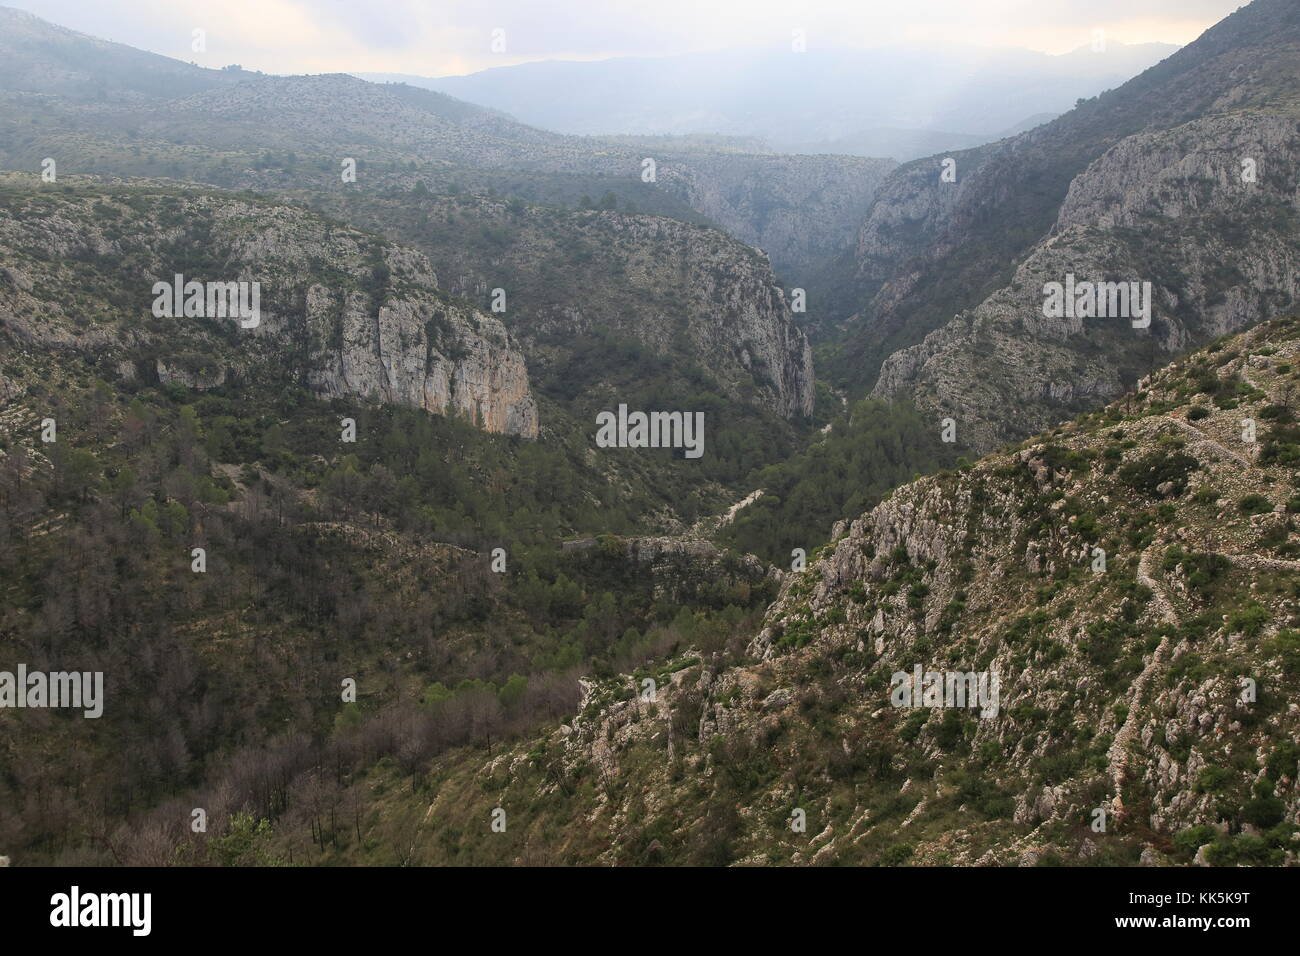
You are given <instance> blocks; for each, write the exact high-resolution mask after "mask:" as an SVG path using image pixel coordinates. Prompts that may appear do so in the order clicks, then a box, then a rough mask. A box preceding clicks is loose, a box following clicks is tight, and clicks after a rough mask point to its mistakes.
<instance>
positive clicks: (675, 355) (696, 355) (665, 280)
mask: <svg viewBox="0 0 1300 956" xmlns="http://www.w3.org/2000/svg"><path fill="white" fill-rule="evenodd" d="M329 208H330V210H331V212H334V211H337V212H338V214H339V215H346V216H348V217H349V218H350V219H352V220H354V221H360V222H362V223H363V224H364V225H366V226H373V228H375V229H377V230H380V231H383V232H384V233H385V234H386V235H388V236H390V237H392V238H395V239H398V240H399V241H403V242H406V241H409V242H411V243H412V244H414V245H416V246H417V247H418V248H419V249H420V250H421V251H422V252H424V253H425V254H427V255H428V257H429V258H430V259H431V260H432V261H433V262H434V263H435V264H436V267H437V269H438V272H439V274H440V275H441V276H442V284H443V285H444V287H445V288H446V289H447V290H448V291H450V292H451V293H453V294H455V295H459V296H463V297H464V298H466V299H468V300H470V301H472V302H475V303H482V304H483V305H485V306H486V305H487V304H488V303H489V302H490V301H491V290H493V289H495V288H500V289H503V290H504V291H505V293H506V310H505V313H504V314H503V315H502V319H503V320H504V322H506V323H507V324H508V325H509V327H510V329H511V331H512V333H513V334H514V335H515V336H517V337H518V339H519V341H520V344H521V346H522V348H523V349H524V350H525V352H526V354H527V356H528V361H529V365H530V367H532V368H533V369H534V374H535V377H536V378H537V379H538V380H539V381H542V382H546V381H548V379H547V378H546V376H547V375H549V374H552V373H551V370H552V369H558V370H560V371H559V372H558V373H555V374H557V375H558V376H559V377H560V378H561V379H562V380H561V381H559V382H558V383H557V384H558V385H559V386H560V387H561V388H563V387H565V386H567V385H568V384H570V383H569V382H568V381H567V380H566V379H565V378H564V376H566V375H569V376H571V374H572V373H571V372H566V371H564V370H566V369H567V368H568V366H567V362H568V361H569V357H570V356H571V355H572V354H573V349H574V347H575V344H579V343H582V342H584V341H590V339H591V338H592V337H593V336H594V335H601V334H612V335H616V336H617V337H619V338H621V339H632V340H635V341H636V342H638V343H640V344H641V345H642V346H644V348H645V349H646V351H647V352H649V353H651V354H653V355H654V356H655V357H656V358H658V359H663V360H667V361H670V362H672V363H674V365H675V366H676V367H677V368H679V369H682V368H685V367H687V366H691V367H698V368H699V369H700V371H701V374H702V375H705V376H708V377H709V378H711V379H713V380H714V381H715V382H716V384H717V390H718V391H719V392H721V393H722V394H725V395H727V396H728V397H730V398H733V399H737V400H739V401H743V402H745V403H747V404H751V405H754V406H758V407H761V408H764V409H767V410H770V411H772V412H774V413H776V414H778V415H781V416H782V417H785V418H798V417H800V416H805V415H808V414H810V413H811V411H812V408H813V402H814V398H815V383H814V379H813V365H812V349H811V346H810V345H809V343H808V338H807V336H806V335H805V333H804V331H803V329H802V328H801V327H800V325H799V323H798V316H796V315H795V314H793V313H792V312H791V302H790V300H789V297H788V296H787V293H786V292H785V290H784V289H782V287H781V285H780V284H779V283H778V282H777V279H776V277H775V275H774V274H773V272H772V266H771V263H770V262H769V261H768V259H767V257H766V256H764V255H763V254H761V253H760V252H758V251H756V250H754V249H753V248H751V247H749V246H747V245H745V244H744V243H742V242H740V241H738V240H736V239H734V238H732V237H730V236H728V235H726V234H725V233H723V232H721V231H720V230H717V229H711V228H705V227H702V226H697V225H691V224H688V223H683V222H680V221H677V220H674V219H665V218H661V217H657V216H644V215H627V214H624V213H618V212H612V211H608V212H595V211H584V212H566V211H561V210H555V209H543V208H538V207H523V206H519V205H517V204H516V205H513V206H512V205H510V204H507V203H504V202H501V201H499V200H492V199H486V198H482V197H457V198H454V199H437V198H425V199H422V200H419V201H412V200H409V199H400V200H396V199H393V200H390V199H384V198H382V197H380V198H375V199H370V200H368V201H367V203H366V204H365V205H361V204H353V203H348V202H346V201H339V202H338V204H337V206H331V207H329Z"/></svg>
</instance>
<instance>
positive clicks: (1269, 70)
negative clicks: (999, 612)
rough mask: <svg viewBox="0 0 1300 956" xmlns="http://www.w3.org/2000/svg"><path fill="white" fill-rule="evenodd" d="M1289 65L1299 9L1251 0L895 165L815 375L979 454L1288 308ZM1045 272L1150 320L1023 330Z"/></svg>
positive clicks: (1292, 154) (1298, 58)
mask: <svg viewBox="0 0 1300 956" xmlns="http://www.w3.org/2000/svg"><path fill="white" fill-rule="evenodd" d="M1298 62H1300V11H1297V9H1296V7H1295V5H1294V4H1291V3H1286V2H1280V0H1256V2H1255V3H1252V4H1251V5H1250V6H1248V7H1245V8H1243V9H1241V10H1239V11H1238V12H1237V13H1235V14H1233V15H1232V16H1230V17H1228V18H1227V19H1226V20H1224V21H1223V22H1222V23H1220V24H1218V25H1217V26H1215V27H1214V28H1212V29H1211V30H1209V31H1207V32H1206V33H1205V34H1204V35H1203V36H1202V37H1201V38H1200V39H1198V40H1197V41H1196V42H1194V43H1192V44H1190V45H1189V46H1187V47H1185V48H1183V49H1182V50H1180V51H1179V52H1178V53H1176V54H1174V55H1173V56H1171V57H1170V58H1169V59H1167V60H1165V61H1164V62H1162V63H1161V64H1159V65H1158V66H1156V67H1153V68H1152V69H1150V70H1148V71H1147V72H1146V73H1143V74H1142V75H1141V76H1139V77H1137V78H1136V79H1134V80H1131V81H1130V82H1128V83H1126V84H1125V85H1124V86H1122V87H1120V88H1119V89H1117V90H1114V91H1111V92H1108V93H1104V94H1102V95H1101V96H1100V97H1097V98H1096V99H1094V100H1090V101H1088V102H1086V103H1082V104H1080V105H1079V106H1077V107H1076V108H1075V109H1073V110H1071V111H1070V112H1069V113H1067V114H1065V115H1064V116H1061V117H1060V118H1058V119H1056V120H1054V121H1052V122H1050V123H1048V124H1046V125H1044V126H1039V127H1037V128H1035V129H1033V130H1031V131H1029V132H1026V133H1023V134H1021V135H1019V136H1015V137H1012V138H1010V139H1007V140H1003V141H1001V142H999V143H994V144H990V145H987V146H981V147H978V148H976V149H974V150H968V151H960V152H954V153H953V154H952V155H951V156H950V157H944V156H936V157H932V158H929V159H926V160H919V161H916V162H913V163H909V164H907V165H905V166H902V167H900V168H899V169H897V170H895V171H894V172H893V173H891V174H890V176H889V178H888V179H887V180H886V182H885V183H884V184H882V186H881V187H880V189H879V190H878V192H877V195H876V198H875V199H874V200H873V202H872V207H871V210H870V212H869V214H868V216H867V218H866V221H865V222H864V224H863V226H862V228H861V230H860V232H859V236H858V241H857V248H856V252H855V253H854V254H853V255H852V256H850V257H845V259H844V260H842V261H841V262H840V263H839V269H840V270H841V272H840V276H839V278H844V277H846V276H851V277H852V278H850V279H847V281H846V283H844V284H842V285H841V286H840V289H839V294H840V296H841V298H840V300H839V302H838V303H837V305H836V307H835V308H838V310H839V314H840V315H841V316H845V315H847V316H848V318H847V319H846V320H845V321H844V323H843V325H842V326H840V327H839V329H838V331H837V332H835V333H826V334H827V336H828V337H829V338H831V339H834V340H836V341H835V342H834V344H833V345H832V347H831V349H830V351H829V352H828V355H827V358H828V362H827V364H826V365H825V366H824V367H825V368H826V369H828V370H830V371H831V372H832V373H833V374H835V375H837V376H840V377H842V379H843V380H846V381H848V382H850V383H852V384H853V386H855V387H858V388H864V387H871V386H873V385H874V387H875V394H876V395H878V396H884V397H890V396H893V397H897V396H910V397H913V398H915V400H916V402H917V404H918V406H920V407H922V408H925V409H929V410H931V412H932V413H933V414H935V415H936V416H939V415H942V416H952V417H955V418H957V419H959V420H960V422H961V423H962V427H963V428H964V429H965V434H966V437H967V438H969V439H970V440H971V441H972V443H973V444H974V446H975V447H978V448H982V449H988V448H991V447H994V446H995V445H996V444H997V443H998V442H1001V441H1006V440H1009V439H1014V438H1016V437H1021V436H1023V435H1025V434H1027V433H1029V432H1030V431H1033V430H1036V429H1041V428H1044V427H1047V426H1049V425H1050V424H1051V423H1052V422H1054V421H1057V420H1059V419H1060V418H1062V417H1067V416H1068V415H1070V414H1073V413H1075V412H1077V411H1079V410H1080V409H1083V408H1087V407H1090V406H1091V405H1094V404H1096V403H1097V402H1099V401H1104V400H1106V399H1107V398H1110V397H1113V396H1115V395H1117V394H1120V393H1121V392H1122V391H1123V390H1124V389H1125V388H1127V387H1129V386H1131V384H1132V383H1133V382H1134V381H1135V380H1136V378H1137V377H1138V375H1139V374H1141V373H1142V372H1145V371H1148V370H1150V369H1151V368H1152V367H1154V366H1156V365H1159V364H1160V363H1161V362H1163V361H1165V360H1167V359H1168V358H1169V357H1171V356H1173V355H1176V354H1178V353H1179V352H1181V351H1183V350H1185V349H1187V348H1189V347H1193V346H1195V345H1197V344H1200V343H1203V342H1205V341H1207V340H1209V339H1210V338H1213V337H1215V336H1217V335H1220V334H1222V333H1223V332H1225V331H1230V330H1232V329H1238V328H1241V327H1242V326H1244V325H1247V324H1249V323H1251V322H1256V321H1259V320H1261V319H1262V318H1264V317H1266V316H1268V315H1270V314H1273V313H1274V312H1276V311H1278V310H1282V309H1285V308H1288V307H1289V305H1290V304H1291V303H1294V302H1295V301H1296V295H1297V291H1298V289H1300V286H1298V285H1297V275H1298V274H1297V269H1298V268H1300V261H1298V260H1297V258H1296V253H1295V250H1296V249H1297V248H1300V246H1298V244H1297V241H1296V239H1297V236H1298V235H1300V219H1298V218H1297V214H1298V213H1300V205H1298V204H1297V200H1296V195H1295V190H1294V183H1295V180H1296V175H1297V164H1298V163H1300V149H1298V147H1300V140H1297V131H1296V119H1297V109H1298V105H1300V104H1298V98H1297V93H1298V91H1300V81H1297V79H1296V77H1297V75H1298V73H1297V69H1296V65H1297V63H1298ZM945 159H951V160H952V162H953V167H952V168H953V169H955V174H956V181H955V182H945V181H943V176H942V173H943V170H944V160H945ZM1246 160H1251V161H1252V162H1251V163H1246V162H1245V161H1246ZM1067 275H1074V276H1075V277H1076V278H1077V280H1078V281H1080V282H1083V281H1096V282H1104V281H1128V282H1139V283H1141V282H1150V283H1151V284H1152V289H1153V292H1152V295H1153V300H1154V302H1153V314H1152V318H1151V324H1150V327H1149V328H1147V329H1132V328H1130V327H1129V326H1130V323H1129V322H1128V321H1116V320H1106V319H1090V320H1083V321H1067V320H1064V319H1050V318H1047V317H1045V315H1044V311H1043V309H1044V299H1045V286H1046V285H1047V283H1049V282H1056V283H1065V282H1066V280H1067ZM882 362H883V365H882V364H881V363H882ZM877 369H879V374H878V376H877Z"/></svg>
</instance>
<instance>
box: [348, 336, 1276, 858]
mask: <svg viewBox="0 0 1300 956" xmlns="http://www.w3.org/2000/svg"><path fill="white" fill-rule="evenodd" d="M1298 356H1300V320H1298V319H1297V318H1294V317H1293V318H1289V319H1281V320H1278V321H1276V322H1271V323H1268V324H1267V325H1265V326H1262V327H1260V328H1259V329H1256V330H1255V331H1253V332H1250V333H1247V334H1246V335H1244V336H1241V337H1238V338H1235V339H1228V340H1224V341H1221V342H1219V343H1216V344H1215V345H1214V346H1212V347H1211V348H1210V349H1209V350H1208V351H1203V352H1200V353H1197V354H1195V355H1193V356H1190V357H1189V358H1187V359H1185V360H1183V361H1181V362H1179V363H1178V364H1177V365H1175V366H1172V367H1170V368H1167V369H1163V370H1160V371H1159V372H1158V373H1157V374H1155V375H1154V376H1153V377H1152V378H1151V380H1149V381H1144V382H1143V384H1142V388H1141V390H1140V391H1139V392H1138V393H1137V394H1136V395H1131V396H1129V397H1128V398H1126V399H1125V400H1124V401H1122V402H1120V403H1118V404H1115V405H1112V406H1109V407H1108V408H1106V409H1105V410H1103V411H1101V412H1098V413H1096V414H1093V415H1088V416H1084V417H1083V418H1082V419H1080V420H1079V421H1078V422H1075V423H1071V424H1069V425H1066V426H1064V427H1061V428H1058V429H1056V430H1055V431H1053V432H1052V433H1050V434H1046V435H1042V436H1039V437H1037V438H1034V439H1031V440H1030V441H1028V442H1026V443H1025V444H1024V445H1023V446H1021V447H1019V448H1017V449H1013V450H1011V451H1009V452H1007V453H1003V454H998V455H994V456H990V457H988V458H985V459H982V460H981V461H979V462H978V463H977V464H975V465H974V466H973V467H967V468H963V469H962V470H960V471H959V472H956V473H952V472H949V473H944V474H940V475H938V476H935V477H932V478H925V479H921V480H919V481H917V482H914V483H913V484H910V485H907V486H905V487H904V488H901V489H900V490H898V491H897V492H895V493H894V494H893V495H892V496H890V497H889V498H888V499H887V500H886V501H885V502H883V503H882V504H880V505H879V506H877V507H876V508H874V509H873V510H872V511H871V512H869V513H867V514H864V515H862V516H861V518H859V519H858V520H856V521H853V522H851V523H843V524H840V525H839V526H837V528H836V530H835V534H834V538H835V540H834V543H833V544H832V545H831V546H829V547H828V548H826V549H825V550H824V551H823V552H822V553H821V554H820V556H819V557H818V559H817V561H816V562H815V563H812V564H810V566H809V569H808V571H807V572H806V573H804V574H792V575H787V576H786V578H785V583H784V585H783V587H782V591H781V595H780V597H779V598H778V599H777V601H776V602H775V604H774V605H773V606H772V607H771V608H769V610H768V612H767V615H766V620H765V622H764V625H763V627H762V630H761V632H760V633H758V634H757V635H756V636H755V638H754V640H753V641H752V643H751V644H750V645H749V648H748V650H747V651H746V652H745V653H743V654H740V655H738V656H730V657H729V656H728V655H726V654H715V655H712V656H710V655H704V656H702V657H701V659H700V660H699V661H698V663H694V664H692V665H691V666H687V667H680V668H678V667H676V666H675V667H673V668H669V671H670V672H664V671H661V672H660V673H659V678H660V682H659V687H658V691H657V700H656V701H655V702H654V703H647V702H644V701H640V700H638V699H637V697H636V696H635V695H634V691H633V688H634V687H635V688H639V687H640V680H641V677H642V675H644V674H646V673H647V672H646V671H642V672H640V673H638V674H637V675H634V677H635V679H629V678H627V677H624V678H621V679H617V680H608V681H594V682H590V683H589V684H588V685H586V690H585V693H584V699H583V706H582V708H581V709H580V711H579V712H578V714H577V715H576V716H575V717H574V718H573V719H572V720H567V721H566V723H565V724H564V725H563V726H562V727H560V729H559V730H558V731H557V732H555V733H553V734H551V735H550V736H548V737H546V738H543V739H540V740H537V741H535V742H531V743H526V744H522V745H520V746H519V747H516V748H511V749H507V750H506V751H504V752H502V753H500V754H495V755H486V754H483V753H482V752H479V753H474V752H468V751H467V752H460V753H458V754H456V755H455V756H454V757H453V758H451V759H449V760H443V761H437V762H435V764H434V765H433V767H432V769H431V770H430V772H429V773H428V775H427V776H426V775H423V774H420V775H416V777H415V778H414V779H412V780H410V781H408V782H403V781H401V778H394V776H393V775H391V774H389V773H387V772H385V771H384V770H382V769H381V768H376V771H375V774H377V776H368V778H367V779H369V780H371V781H372V785H380V784H379V783H378V781H384V783H383V784H382V785H383V786H385V787H394V786H396V787H398V788H399V789H398V792H396V793H394V794H393V796H392V797H391V798H390V800H389V801H388V804H387V807H386V808H385V810H384V811H383V812H382V813H381V814H380V815H379V816H378V818H377V819H376V820H375V830H374V831H372V833H374V834H379V833H389V832H393V829H394V828H397V827H399V826H400V824H401V821H402V820H404V819H405V820H410V819H412V818H413V816H414V815H415V814H416V813H417V811H419V812H421V813H423V812H424V811H423V809H422V808H424V807H426V806H427V808H428V810H427V813H425V814H424V815H425V817H426V819H427V820H428V821H429V823H428V824H427V835H421V837H420V838H418V839H417V840H416V841H415V843H414V845H413V847H412V851H411V859H412V861H415V862H423V863H433V862H471V861H473V862H489V861H493V862H507V861H521V860H522V861H533V862H537V861H546V862H563V861H577V860H584V861H590V860H593V859H596V860H600V861H602V862H609V863H656V862H662V863H685V862H694V863H749V864H756V863H796V864H798V863H804V864H846V863H877V864H881V863H888V864H901V863H911V864H931V865H934V864H990V863H1000V864H1012V865H1014V864H1021V865H1034V864H1037V865H1052V864H1060V863H1066V862H1069V863H1076V864H1094V865H1095V864H1099V863H1107V864H1129V865H1133V864H1139V863H1141V864H1143V865H1154V864H1158V863H1184V864H1185V863H1189V862H1191V861H1192V860H1193V857H1195V859H1196V861H1197V862H1200V863H1213V864H1231V863H1246V864H1250V863H1270V864H1281V863H1284V862H1286V863H1293V862H1294V861H1295V858H1296V854H1295V843H1294V840H1293V836H1294V833H1295V830H1296V828H1295V826H1294V825H1293V824H1291V823H1288V822H1285V821H1288V820H1294V819H1295V815H1296V812H1297V809H1298V808H1300V788H1298V787H1297V779H1298V773H1297V757H1298V756H1300V752H1298V751H1297V748H1296V744H1295V741H1296V739H1297V734H1298V733H1300V727H1298V726H1297V715H1296V708H1295V706H1294V704H1290V705H1288V703H1287V700H1288V695H1289V690H1288V688H1289V686H1290V683H1291V682H1292V681H1294V679H1295V677H1296V675H1297V674H1300V656H1298V655H1300V632H1298V631H1297V630H1295V628H1296V625H1297V624H1300V589H1298V588H1297V581H1300V560H1298V558H1300V536H1297V533H1296V524H1295V517H1294V515H1295V513H1296V512H1297V511H1300V485H1298V484H1297V481H1296V478H1295V468H1296V465H1297V463H1300V444H1297V442H1298V441H1300V432H1298V431H1297V428H1296V425H1295V413H1294V396H1295V393H1296V390H1297V386H1298V385H1300V364H1297V358H1298ZM1242 418H1251V419H1253V420H1254V421H1256V422H1257V424H1258V441H1256V442H1254V443H1247V442H1242V441H1241V440H1240V425H1239V422H1240V420H1241V419H1242ZM1097 548H1100V549H1102V550H1104V551H1105V552H1106V554H1105V568H1104V570H1099V569H1098V565H1097V552H1096V551H1095V550H1094V549H1097ZM918 665H919V666H920V667H922V668H923V669H924V670H926V671H930V670H935V671H940V672H942V671H946V670H948V669H950V668H951V669H955V670H958V671H962V672H966V671H977V672H980V671H983V672H993V673H997V674H998V675H1000V690H999V696H1000V699H999V700H998V701H997V708H996V709H997V714H996V716H993V717H990V718H981V717H979V716H977V714H976V713H975V712H965V713H963V712H961V711H959V710H955V709H945V708H937V709H935V708H929V709H926V708H920V709H910V710H905V709H900V708H896V707H893V706H891V705H890V691H891V686H892V685H891V674H893V673H894V672H898V671H902V672H905V673H907V674H908V675H910V674H911V672H912V669H913V667H914V666H918ZM648 673H650V674H653V673H654V672H653V671H650V672H648ZM1246 678H1249V679H1250V682H1251V683H1248V682H1247V681H1246ZM408 786H410V787H413V788H414V790H413V792H412V793H411V794H410V795H409V796H408V794H407V788H408ZM412 804H414V805H412ZM498 806H499V807H502V808H505V809H506V812H507V813H508V814H510V819H511V821H512V823H511V829H510V831H509V833H508V834H507V835H506V836H504V837H502V838H501V839H500V840H499V841H498V842H496V843H494V842H493V841H490V840H483V839H481V838H479V837H478V835H477V834H478V831H479V828H480V827H483V828H486V826H487V821H488V819H489V814H490V811H491V810H492V808H494V807H498ZM795 809H802V810H803V811H804V812H805V813H806V830H804V831H803V832H795V831H793V829H792V827H791V824H790V821H791V818H792V812H793V811H794V810H795ZM1098 809H1100V810H1102V811H1104V814H1105V820H1106V827H1105V830H1104V832H1098V831H1097V830H1095V829H1093V827H1092V824H1093V822H1094V821H1095V820H1096V819H1098V818H1097V816H1096V814H1095V811H1096V810H1098ZM577 821H582V822H581V825H576V822H577ZM381 842H382V841H381ZM353 852H355V851H354V850H346V851H345V850H343V849H339V850H334V851H331V854H330V855H329V856H330V857H331V858H333V857H334V854H336V853H342V854H344V856H343V857H341V858H350V857H351V855H352V853H353ZM376 852H377V853H378V854H379V855H380V858H382V856H383V851H382V850H377V851H376Z"/></svg>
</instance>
